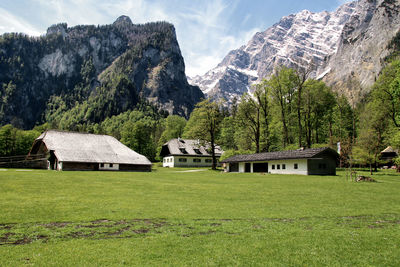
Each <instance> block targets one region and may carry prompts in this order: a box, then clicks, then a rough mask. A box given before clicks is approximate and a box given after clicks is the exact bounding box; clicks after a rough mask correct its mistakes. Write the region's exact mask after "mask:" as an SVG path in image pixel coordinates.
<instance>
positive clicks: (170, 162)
mask: <svg viewBox="0 0 400 267" xmlns="http://www.w3.org/2000/svg"><path fill="white" fill-rule="evenodd" d="M180 159H186V162H185V161H180ZM193 160H200V162H194V161H193ZM206 160H209V161H210V162H206ZM211 166H212V158H211V157H185V156H169V157H164V158H163V167H170V168H173V167H211Z"/></svg>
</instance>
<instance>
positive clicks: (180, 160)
mask: <svg viewBox="0 0 400 267" xmlns="http://www.w3.org/2000/svg"><path fill="white" fill-rule="evenodd" d="M179 162H187V159H183V158H180V159H179Z"/></svg>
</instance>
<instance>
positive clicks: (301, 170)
mask: <svg viewBox="0 0 400 267" xmlns="http://www.w3.org/2000/svg"><path fill="white" fill-rule="evenodd" d="M265 162H268V173H273V174H275V173H276V174H300V175H307V174H308V171H307V159H290V160H272V161H265ZM257 163H261V162H257ZM250 164H251V165H250V172H253V162H251V163H250ZM283 164H285V169H282V165H283ZM294 164H297V169H295V168H294ZM245 165H246V162H240V163H239V172H241V173H244V172H245ZM272 165H274V166H275V168H274V169H272ZM278 165H279V167H280V169H279V170H278ZM227 168H228V167H227Z"/></svg>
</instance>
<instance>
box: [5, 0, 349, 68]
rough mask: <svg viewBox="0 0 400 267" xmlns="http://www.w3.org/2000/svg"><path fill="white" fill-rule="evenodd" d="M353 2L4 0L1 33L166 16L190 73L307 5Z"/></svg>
mask: <svg viewBox="0 0 400 267" xmlns="http://www.w3.org/2000/svg"><path fill="white" fill-rule="evenodd" d="M345 2H349V1H348V0H247V1H246V0H180V1H178V0H114V1H105V0H29V1H28V0H1V1H0V34H1V33H4V32H25V33H27V34H29V35H40V34H43V33H45V32H46V29H47V27H49V26H50V25H52V24H55V23H59V22H66V23H67V24H68V26H75V25H78V24H94V25H97V24H100V25H102V24H111V23H112V22H114V21H115V20H116V19H117V18H118V17H119V16H120V15H127V16H129V17H130V18H131V20H132V21H133V23H145V22H150V21H159V20H165V21H168V22H171V23H173V24H174V25H175V28H176V32H177V36H178V41H179V44H180V47H181V50H182V54H183V56H184V58H185V65H186V74H187V75H189V76H194V75H198V74H204V73H205V72H206V71H208V70H209V69H211V68H213V67H215V66H216V65H217V64H218V63H219V62H220V61H221V60H222V59H223V57H224V56H225V55H226V54H227V53H228V52H229V51H230V50H232V49H236V48H238V47H240V46H241V45H243V44H245V43H247V41H249V40H250V38H251V37H252V36H253V35H254V33H256V32H257V31H264V30H266V29H267V28H268V27H270V26H272V25H273V24H274V23H276V22H278V21H279V19H280V18H281V17H283V16H287V15H289V14H292V13H297V12H299V11H301V10H304V9H308V10H310V11H313V12H320V11H324V10H327V11H333V10H335V9H336V8H337V7H339V5H341V4H343V3H345Z"/></svg>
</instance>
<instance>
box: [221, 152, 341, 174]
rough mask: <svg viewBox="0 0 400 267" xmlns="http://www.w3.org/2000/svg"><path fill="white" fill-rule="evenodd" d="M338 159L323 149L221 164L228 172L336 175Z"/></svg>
mask: <svg viewBox="0 0 400 267" xmlns="http://www.w3.org/2000/svg"><path fill="white" fill-rule="evenodd" d="M338 157H339V155H338V154H337V152H336V151H335V150H333V149H331V148H328V147H323V148H309V149H298V150H289V151H278V152H265V153H257V154H250V155H236V156H232V157H230V158H227V159H225V160H223V161H221V163H225V166H226V171H228V172H250V173H253V172H263V173H275V174H301V175H336V162H337V159H338Z"/></svg>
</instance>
